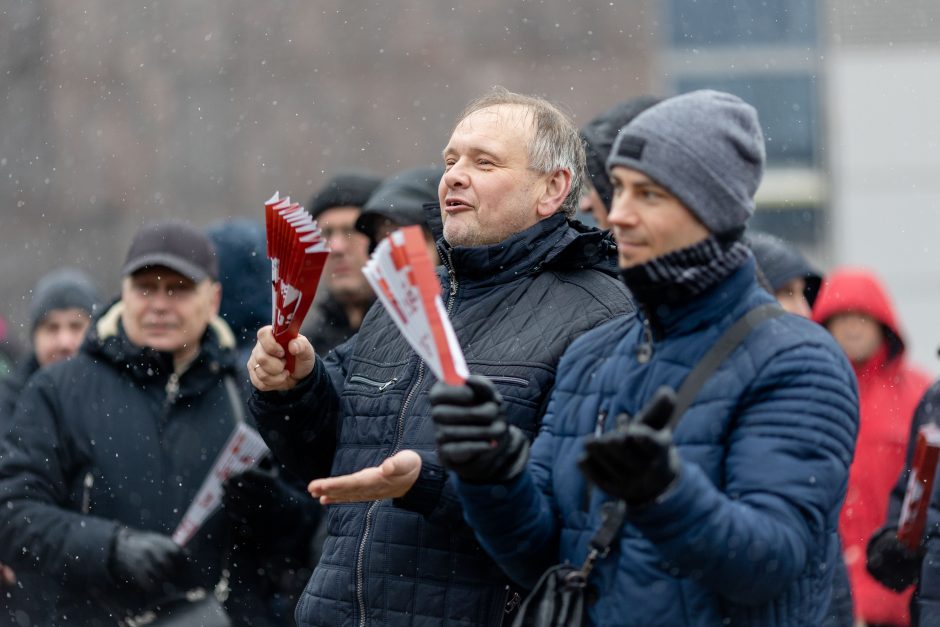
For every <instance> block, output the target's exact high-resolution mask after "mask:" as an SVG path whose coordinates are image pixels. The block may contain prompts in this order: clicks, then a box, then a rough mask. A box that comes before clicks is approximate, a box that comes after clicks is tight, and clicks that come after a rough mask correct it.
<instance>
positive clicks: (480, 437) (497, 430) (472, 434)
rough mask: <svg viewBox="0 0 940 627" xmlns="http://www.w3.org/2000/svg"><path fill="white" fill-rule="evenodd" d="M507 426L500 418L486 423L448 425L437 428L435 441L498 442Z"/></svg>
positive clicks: (441, 442) (504, 433) (503, 435)
mask: <svg viewBox="0 0 940 627" xmlns="http://www.w3.org/2000/svg"><path fill="white" fill-rule="evenodd" d="M508 430H509V426H508V425H507V424H506V423H505V422H503V421H502V420H497V421H496V422H493V423H491V424H488V425H450V426H446V427H440V428H438V430H437V434H436V439H437V443H438V444H439V445H440V444H447V443H448V442H464V441H480V442H498V441H501V440H503V438H505V437H506V432H507V431H508Z"/></svg>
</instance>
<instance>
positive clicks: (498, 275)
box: [251, 215, 632, 627]
mask: <svg viewBox="0 0 940 627" xmlns="http://www.w3.org/2000/svg"><path fill="white" fill-rule="evenodd" d="M438 245H439V248H440V252H441V258H442V259H443V260H445V266H444V267H442V268H440V269H439V270H440V279H441V282H442V286H443V298H444V302H445V304H446V307H447V311H448V314H449V316H450V318H451V320H452V322H453V325H454V330H455V332H456V335H457V339H458V340H459V342H460V345H461V346H462V347H463V350H464V353H465V356H466V359H467V363H468V366H469V369H470V371H471V372H473V373H476V374H483V375H487V376H489V377H490V378H491V379H492V380H493V382H494V383H495V384H496V386H497V387H498V388H499V390H500V392H501V393H502V395H503V397H504V398H505V399H506V402H507V412H508V417H509V419H510V420H511V421H512V423H513V424H516V425H518V426H519V427H520V428H522V429H523V430H524V431H525V432H526V433H528V434H530V435H531V436H533V437H534V434H535V432H536V431H537V429H538V424H539V420H540V418H541V416H542V414H543V413H544V409H545V406H546V404H547V400H548V396H549V392H550V390H551V388H552V385H553V384H554V381H555V373H556V366H557V363H558V360H559V359H560V358H561V355H562V353H563V352H564V350H565V348H566V347H567V346H568V344H569V343H570V342H571V341H572V340H573V339H574V338H575V337H577V336H578V335H580V334H581V333H583V332H584V331H586V330H588V329H591V328H593V327H595V326H597V325H598V324H601V323H603V322H605V321H607V320H610V319H612V318H625V317H626V316H627V315H628V314H629V313H630V312H631V311H632V306H631V303H630V300H629V296H628V293H627V291H626V289H625V288H624V287H623V286H622V285H621V284H620V282H619V281H618V280H617V279H616V278H615V277H614V276H613V275H614V274H615V265H614V259H615V252H614V248H613V245H612V243H611V241H610V239H609V237H608V236H605V235H604V234H603V233H601V232H599V231H596V230H587V229H585V228H584V227H581V226H580V225H577V224H576V223H569V222H567V221H566V220H565V219H564V217H563V216H561V215H556V216H552V217H550V218H547V219H545V220H543V221H541V222H539V223H538V224H536V225H535V226H533V227H532V228H530V229H528V230H526V231H523V232H521V233H517V234H516V235H514V236H512V237H510V238H508V239H507V240H505V241H503V242H502V243H500V244H496V245H492V246H485V247H476V248H463V247H456V248H451V247H449V246H448V245H447V244H446V242H445V241H444V240H443V239H441V240H439V244H438ZM434 382H435V378H434V376H433V375H432V374H431V373H430V372H429V371H428V369H427V367H426V366H425V365H424V363H423V362H421V360H420V359H419V358H418V357H417V355H416V354H415V353H414V351H412V350H411V348H410V347H409V346H408V344H407V343H406V342H405V340H404V339H403V338H402V336H401V334H400V333H399V332H398V330H397V329H396V328H395V326H394V324H393V322H392V320H391V318H390V317H389V316H388V315H387V314H386V312H385V311H384V309H383V308H382V307H381V305H376V306H374V307H372V309H371V310H370V311H369V313H368V314H367V316H366V318H365V320H364V321H363V324H362V326H361V328H360V330H359V333H358V334H357V335H356V336H354V337H353V338H352V339H351V340H350V341H349V342H347V343H346V344H344V345H342V346H340V347H339V348H337V349H336V350H334V351H333V353H331V354H330V356H329V357H328V358H327V360H326V362H322V361H319V360H318V363H317V365H316V368H315V369H314V371H313V373H312V374H311V376H309V377H308V378H307V379H305V380H304V381H303V382H301V383H300V384H298V386H297V387H296V388H294V389H292V390H290V391H289V392H286V393H256V394H255V395H254V397H253V398H252V401H251V407H252V412H253V413H254V415H255V417H256V419H257V420H258V423H259V426H260V427H261V430H262V435H264V436H265V438H266V439H267V441H268V443H269V446H271V448H272V450H274V451H275V453H276V454H277V455H278V456H279V457H280V458H281V459H282V461H283V462H284V463H285V465H287V466H288V467H289V468H293V469H294V470H295V472H297V473H299V475H300V476H302V477H311V478H312V477H313V476H315V475H316V472H317V469H316V465H317V464H318V463H322V460H319V459H317V458H316V454H312V453H311V452H312V451H319V450H321V449H322V442H323V441H324V440H327V439H331V438H334V437H335V438H336V439H335V441H334V440H330V441H331V442H335V444H334V446H333V447H332V448H333V449H335V454H334V456H333V463H332V469H331V474H333V475H342V474H346V473H350V472H354V471H357V470H360V469H362V468H366V467H370V466H376V465H378V464H379V463H381V462H382V460H384V459H385V458H386V457H388V456H389V455H391V454H393V453H395V452H397V451H399V450H402V449H413V450H415V451H418V453H419V454H420V455H421V457H422V460H423V465H422V470H421V475H420V477H419V479H418V481H417V483H416V484H415V486H414V487H413V488H412V489H411V491H410V492H409V493H408V494H407V495H406V496H405V497H404V498H402V499H397V500H395V501H394V502H393V501H391V500H385V501H375V502H371V503H353V504H339V505H332V506H329V507H328V527H329V536H328V538H327V540H326V543H325V545H324V547H323V557H322V558H321V560H320V563H319V566H318V567H317V568H316V570H315V571H314V573H313V575H312V577H311V580H310V582H309V584H308V586H307V589H306V591H305V593H304V595H303V597H302V599H301V601H300V602H299V603H298V606H297V610H296V618H297V622H298V624H299V625H317V626H320V625H332V626H337V625H363V626H364V625H421V626H432V625H467V626H470V625H479V626H481V627H482V626H484V625H485V626H487V627H491V626H493V625H499V624H500V623H501V621H502V620H503V618H504V617H505V616H506V610H507V602H508V603H509V608H510V609H511V607H512V605H513V603H512V599H513V595H514V591H512V590H511V589H510V587H509V585H508V584H509V582H508V580H507V579H506V577H505V575H503V574H502V573H501V572H500V570H499V568H498V567H497V566H496V565H495V564H494V563H493V562H492V561H491V559H490V558H489V557H488V556H487V555H486V554H485V553H484V552H483V550H482V549H481V548H480V546H479V545H478V544H477V543H476V542H475V541H474V538H473V534H472V532H471V531H470V529H469V528H468V527H467V526H466V524H465V523H464V522H463V518H462V512H461V509H460V506H459V503H458V502H457V499H456V495H455V494H454V492H453V488H452V485H451V483H450V481H449V480H448V478H447V474H446V473H445V472H443V471H442V469H441V467H440V465H439V464H438V463H437V459H436V454H435V450H434V449H435V446H434V425H433V423H432V421H431V419H430V405H429V403H428V390H429V389H430V387H431V386H432V385H433V384H434ZM331 453H334V451H333V450H331V451H329V452H327V453H324V454H331Z"/></svg>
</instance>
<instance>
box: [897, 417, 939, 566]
mask: <svg viewBox="0 0 940 627" xmlns="http://www.w3.org/2000/svg"><path fill="white" fill-rule="evenodd" d="M938 459H940V427H937V425H935V424H933V423H927V424H925V425H924V426H922V427H921V428H920V429H919V430H918V431H917V444H916V448H915V449H914V460H913V462H912V463H911V475H910V477H909V478H908V480H907V490H906V491H905V492H904V502H903V504H902V505H901V515H900V517H899V518H898V540H900V541H901V542H902V543H903V544H905V545H906V546H907V547H908V548H909V549H911V550H912V551H916V550H918V548H919V547H920V544H921V542H922V541H923V538H924V527H925V526H926V524H927V511H928V510H929V509H930V497H931V495H932V494H933V484H934V479H935V478H936V474H937V461H938Z"/></svg>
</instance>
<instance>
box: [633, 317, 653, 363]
mask: <svg viewBox="0 0 940 627" xmlns="http://www.w3.org/2000/svg"><path fill="white" fill-rule="evenodd" d="M652 358H653V327H652V325H651V324H650V319H649V316H643V341H642V342H641V343H640V344H639V345H637V347H636V360H637V361H638V362H640V363H641V364H645V363H647V362H649V360H650V359H652Z"/></svg>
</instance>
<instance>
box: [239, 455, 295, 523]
mask: <svg viewBox="0 0 940 627" xmlns="http://www.w3.org/2000/svg"><path fill="white" fill-rule="evenodd" d="M299 498H301V497H300V495H298V494H295V493H294V492H293V491H292V490H289V489H288V488H287V486H286V485H284V484H283V483H282V481H281V480H280V479H279V478H278V475H277V473H276V472H275V471H274V468H273V467H272V466H271V465H270V464H268V465H267V467H263V466H259V467H258V468H251V469H249V470H246V471H245V472H243V473H240V474H237V475H232V476H231V477H229V478H228V479H226V480H225V481H224V482H223V483H222V509H223V510H224V511H225V514H226V515H227V516H228V517H229V520H231V521H232V522H233V523H234V524H235V528H236V530H237V531H238V532H239V533H242V534H243V535H252V536H255V535H257V534H259V533H260V534H263V533H279V532H281V531H284V530H285V529H287V528H288V527H289V524H288V523H290V521H291V520H292V519H294V518H295V516H294V515H295V514H297V516H300V514H298V510H299V509H300V508H301V504H300V502H299Z"/></svg>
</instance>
